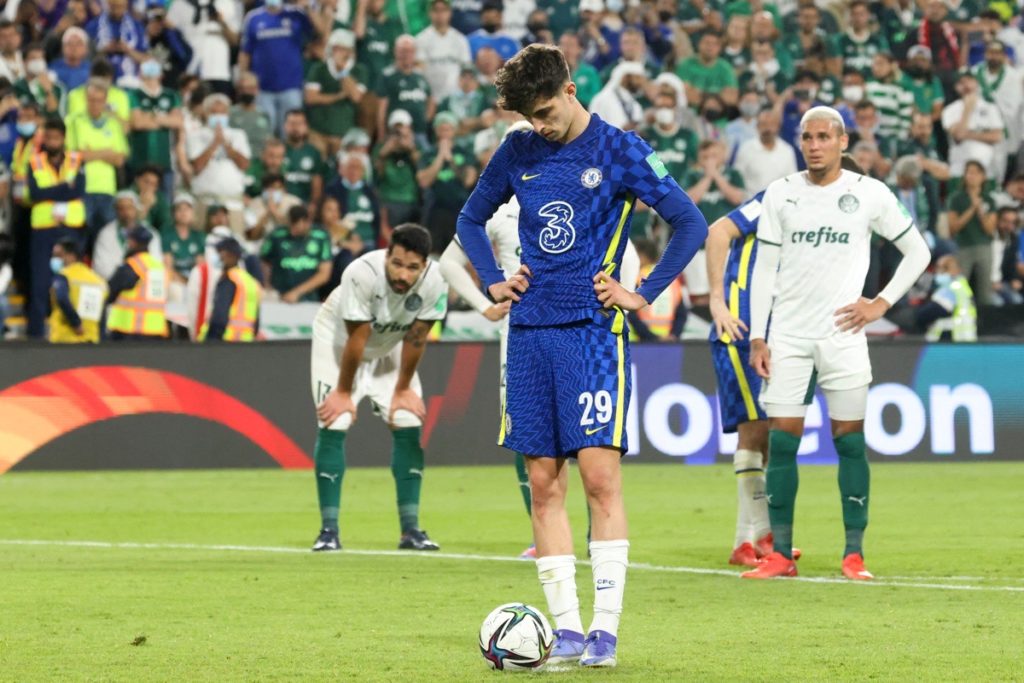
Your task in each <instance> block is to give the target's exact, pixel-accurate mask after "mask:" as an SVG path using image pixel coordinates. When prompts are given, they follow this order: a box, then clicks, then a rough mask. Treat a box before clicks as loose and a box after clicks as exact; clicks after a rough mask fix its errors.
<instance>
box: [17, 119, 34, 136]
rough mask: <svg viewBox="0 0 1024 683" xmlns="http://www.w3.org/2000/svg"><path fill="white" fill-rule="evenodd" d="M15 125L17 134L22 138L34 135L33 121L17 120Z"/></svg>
mask: <svg viewBox="0 0 1024 683" xmlns="http://www.w3.org/2000/svg"><path fill="white" fill-rule="evenodd" d="M16 127H17V129H18V135H20V136H21V137H23V138H30V137H32V136H33V135H35V132H36V124H35V121H19V122H18V123H17V124H16Z"/></svg>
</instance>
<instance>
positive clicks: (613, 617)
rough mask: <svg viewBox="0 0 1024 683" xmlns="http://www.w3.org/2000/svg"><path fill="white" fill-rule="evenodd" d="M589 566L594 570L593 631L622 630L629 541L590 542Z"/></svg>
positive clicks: (614, 631)
mask: <svg viewBox="0 0 1024 683" xmlns="http://www.w3.org/2000/svg"><path fill="white" fill-rule="evenodd" d="M590 564H591V566H592V567H593V569H594V621H592V622H591V623H590V631H607V632H608V633H610V634H612V635H613V636H614V635H615V634H616V633H617V632H618V630H619V616H620V615H621V614H622V596H623V593H624V592H625V590H626V567H628V566H629V541H627V540H626V539H622V540H618V541H591V542H590Z"/></svg>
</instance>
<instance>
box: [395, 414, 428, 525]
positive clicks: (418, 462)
mask: <svg viewBox="0 0 1024 683" xmlns="http://www.w3.org/2000/svg"><path fill="white" fill-rule="evenodd" d="M391 434H392V440H393V448H392V451H391V474H393V475H394V477H395V491H396V493H397V495H398V521H399V523H400V524H401V526H402V533H405V532H406V531H409V530H410V529H418V528H419V526H420V485H421V484H422V483H423V447H422V446H420V428H419V427H408V428H406V429H396V430H394V431H393V432H392V433H391Z"/></svg>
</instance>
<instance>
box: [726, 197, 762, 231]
mask: <svg viewBox="0 0 1024 683" xmlns="http://www.w3.org/2000/svg"><path fill="white" fill-rule="evenodd" d="M763 198H764V190H762V191H761V192H758V193H757V194H755V195H754V196H753V197H751V198H750V199H748V200H747V201H746V202H744V203H743V204H740V205H739V206H737V207H736V208H735V209H733V210H732V211H730V212H729V215H728V218H729V220H731V221H732V222H733V223H735V224H736V227H737V228H738V229H739V231H740V234H741V235H743V236H744V237H746V236H747V235H752V234H755V233H756V232H757V222H758V220H759V219H760V218H761V199H763Z"/></svg>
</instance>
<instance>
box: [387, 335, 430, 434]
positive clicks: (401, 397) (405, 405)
mask: <svg viewBox="0 0 1024 683" xmlns="http://www.w3.org/2000/svg"><path fill="white" fill-rule="evenodd" d="M434 322H435V321H434V320H417V321H415V322H414V323H413V324H412V327H410V328H409V331H408V332H406V333H405V337H404V338H403V339H402V356H401V360H400V361H399V364H398V381H397V382H395V393H394V395H393V397H392V399H391V407H390V409H389V410H388V422H389V423H392V422H393V421H394V419H395V411H397V410H408V411H409V412H410V413H412V414H413V415H415V416H416V417H418V418H419V419H420V420H425V419H426V417H427V409H426V408H425V407H424V405H423V399H422V398H420V397H419V396H418V395H417V394H416V392H415V391H413V389H412V378H413V377H415V376H416V368H417V367H418V366H419V364H420V359H421V358H423V350H424V349H425V348H426V346H427V335H429V334H430V328H431V327H433V325H434Z"/></svg>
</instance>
